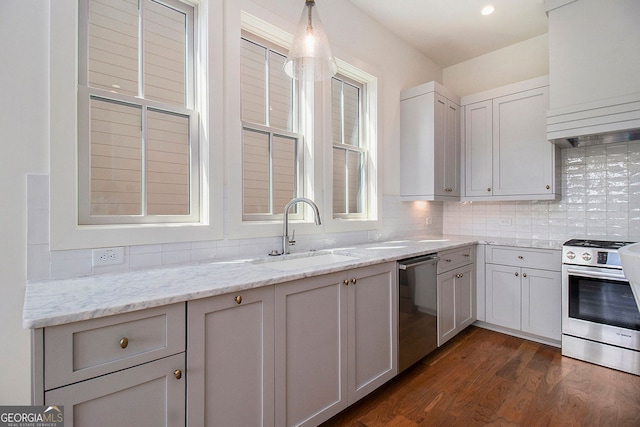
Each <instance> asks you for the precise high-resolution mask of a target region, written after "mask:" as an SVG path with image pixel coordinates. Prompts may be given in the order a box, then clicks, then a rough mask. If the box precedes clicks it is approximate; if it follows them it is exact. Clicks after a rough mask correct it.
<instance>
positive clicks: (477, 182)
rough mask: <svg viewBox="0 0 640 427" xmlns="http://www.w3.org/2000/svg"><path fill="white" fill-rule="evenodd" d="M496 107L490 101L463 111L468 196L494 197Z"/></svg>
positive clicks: (466, 189)
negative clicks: (494, 123) (494, 125)
mask: <svg viewBox="0 0 640 427" xmlns="http://www.w3.org/2000/svg"><path fill="white" fill-rule="evenodd" d="M492 126H493V104H492V102H491V100H489V101H484V102H478V103H475V104H470V105H467V106H465V107H464V140H465V195H466V196H467V197H485V196H490V195H491V190H492V189H491V186H492V180H493V175H492V173H493V172H492V171H493V164H492V163H493V132H492Z"/></svg>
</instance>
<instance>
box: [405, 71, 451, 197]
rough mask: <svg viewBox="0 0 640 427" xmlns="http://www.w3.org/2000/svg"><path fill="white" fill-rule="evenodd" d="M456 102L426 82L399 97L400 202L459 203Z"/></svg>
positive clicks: (432, 84)
mask: <svg viewBox="0 0 640 427" xmlns="http://www.w3.org/2000/svg"><path fill="white" fill-rule="evenodd" d="M459 104H460V99H459V98H458V97H457V96H456V95H454V94H453V93H452V92H450V91H449V90H447V89H446V88H445V87H444V86H442V85H440V84H438V83H436V82H429V83H425V84H423V85H420V86H416V87H414V88H411V89H407V90H404V91H402V92H401V94H400V123H401V125H400V195H401V199H402V200H459V198H460V176H461V173H460V164H461V163H460V160H461V159H460V157H461V154H460V147H461V137H460V133H461V124H460V120H461V111H460V105H459Z"/></svg>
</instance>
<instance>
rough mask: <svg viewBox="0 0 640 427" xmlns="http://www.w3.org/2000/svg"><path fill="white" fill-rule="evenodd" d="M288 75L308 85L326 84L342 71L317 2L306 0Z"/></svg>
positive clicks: (288, 60)
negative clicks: (337, 63) (314, 81)
mask: <svg viewBox="0 0 640 427" xmlns="http://www.w3.org/2000/svg"><path fill="white" fill-rule="evenodd" d="M284 71H285V73H287V75H288V76H290V77H293V78H294V79H297V80H305V81H313V80H326V79H329V78H331V77H332V76H333V75H334V74H335V73H336V71H338V66H337V65H336V60H335V58H334V57H333V55H332V54H331V49H330V48H329V39H328V38H327V34H326V33H325V32H324V28H323V27H322V22H321V21H320V16H319V15H318V8H317V7H316V2H315V1H314V0H305V4H304V9H303V10H302V15H301V16H300V21H299V23H298V28H297V29H296V34H295V36H294V38H293V44H292V45H291V49H289V55H288V56H287V61H286V62H285V64H284Z"/></svg>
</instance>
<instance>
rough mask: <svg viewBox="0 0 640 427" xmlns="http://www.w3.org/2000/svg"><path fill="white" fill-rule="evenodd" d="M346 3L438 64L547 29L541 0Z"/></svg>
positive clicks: (362, 0)
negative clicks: (490, 7) (491, 10)
mask: <svg viewBox="0 0 640 427" xmlns="http://www.w3.org/2000/svg"><path fill="white" fill-rule="evenodd" d="M350 1H351V3H353V4H354V5H356V6H357V7H358V8H359V9H361V10H362V11H363V12H364V13H366V14H367V15H369V16H370V17H372V18H373V19H374V20H376V21H378V22H379V23H380V24H382V25H383V26H385V27H386V28H388V29H389V30H391V31H392V32H394V33H395V34H397V35H398V36H400V37H401V38H403V39H405V40H406V41H407V42H409V43H410V44H411V45H413V46H415V47H416V48H417V49H418V50H420V51H421V52H423V53H424V54H425V55H426V56H428V57H429V58H431V59H432V60H433V61H434V62H435V63H436V64H438V65H439V66H440V67H442V68H445V67H448V66H450V65H454V64H458V63H460V62H463V61H466V60H468V59H471V58H474V57H476V56H480V55H483V54H485V53H489V52H492V51H494V50H497V49H501V48H503V47H506V46H509V45H512V44H514V43H518V42H521V41H524V40H527V39H530V38H532V37H536V36H539V35H542V34H546V33H547V31H548V25H547V16H546V14H545V11H544V0H350ZM487 4H492V5H493V6H495V9H496V10H495V12H494V13H493V14H491V15H489V16H482V15H481V14H480V10H481V9H482V8H483V7H484V6H486V5H487Z"/></svg>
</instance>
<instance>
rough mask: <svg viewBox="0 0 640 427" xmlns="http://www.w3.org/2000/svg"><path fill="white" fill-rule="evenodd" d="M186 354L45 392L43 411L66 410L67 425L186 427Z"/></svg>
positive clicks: (79, 426) (78, 426)
mask: <svg viewBox="0 0 640 427" xmlns="http://www.w3.org/2000/svg"><path fill="white" fill-rule="evenodd" d="M184 359H185V355H184V353H181V354H176V355H174V356H169V357H166V358H164V359H160V360H156V361H153V362H149V363H145V364H143V365H140V366H136V367H133V368H129V369H125V370H123V371H118V372H115V373H112V374H109V375H104V376H101V377H97V378H92V379H90V380H86V381H82V382H80V383H77V384H72V385H68V386H65V387H61V388H58V389H55V390H50V391H47V392H45V397H44V402H45V405H58V406H60V405H62V406H64V421H65V423H64V425H65V426H75V427H84V426H86V427H114V426H136V427H162V426H164V427H175V426H183V425H185V400H184V393H185V384H186V379H185V378H184V377H183V375H184V374H183V373H184V372H185V360H184Z"/></svg>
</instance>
